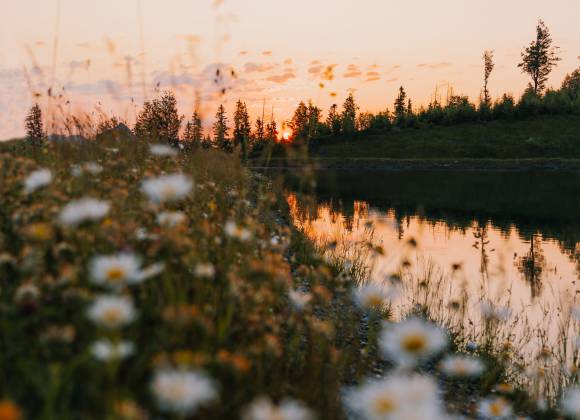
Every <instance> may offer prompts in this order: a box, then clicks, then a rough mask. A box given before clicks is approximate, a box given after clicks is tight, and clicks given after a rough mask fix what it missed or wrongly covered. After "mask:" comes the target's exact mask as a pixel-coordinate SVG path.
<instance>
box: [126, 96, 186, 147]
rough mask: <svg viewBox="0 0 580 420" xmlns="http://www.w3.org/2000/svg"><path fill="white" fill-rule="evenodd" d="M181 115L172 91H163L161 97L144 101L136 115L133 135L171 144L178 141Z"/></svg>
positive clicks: (175, 143)
mask: <svg viewBox="0 0 580 420" xmlns="http://www.w3.org/2000/svg"><path fill="white" fill-rule="evenodd" d="M182 121H183V116H179V114H178V112H177V101H176V99H175V96H174V95H173V93H172V92H169V91H166V92H163V94H162V96H161V98H157V99H154V100H153V101H151V102H149V101H147V102H145V104H144V105H143V109H142V110H141V112H140V113H139V115H138V116H137V122H136V124H135V130H134V131H135V135H136V136H137V137H139V138H141V139H152V140H154V141H164V142H167V143H169V144H171V145H174V146H175V145H177V144H178V142H179V128H180V126H181V122H182Z"/></svg>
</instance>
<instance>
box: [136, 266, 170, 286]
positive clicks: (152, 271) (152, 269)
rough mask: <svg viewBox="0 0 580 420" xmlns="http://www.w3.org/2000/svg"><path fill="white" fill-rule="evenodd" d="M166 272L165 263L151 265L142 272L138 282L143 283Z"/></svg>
mask: <svg viewBox="0 0 580 420" xmlns="http://www.w3.org/2000/svg"><path fill="white" fill-rule="evenodd" d="M164 270H165V263H155V264H151V265H149V266H147V267H145V268H144V269H143V270H141V272H140V273H139V276H138V277H137V281H138V282H141V281H144V280H147V279H150V278H152V277H156V276H158V275H159V274H161V273H163V271H164Z"/></svg>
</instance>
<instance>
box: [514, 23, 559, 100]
mask: <svg viewBox="0 0 580 420" xmlns="http://www.w3.org/2000/svg"><path fill="white" fill-rule="evenodd" d="M552 44H553V41H552V36H551V35H550V31H549V29H548V27H547V26H546V25H545V24H544V22H543V21H542V20H539V21H538V24H537V26H536V39H535V40H534V41H532V42H531V43H530V45H529V46H528V47H526V48H525V49H524V51H522V62H521V63H519V64H518V67H520V68H521V69H522V72H524V73H527V74H529V75H530V77H531V78H532V83H530V84H529V87H530V88H531V90H532V91H533V92H534V93H535V94H536V95H538V94H540V93H541V92H542V91H543V90H544V88H545V87H546V81H547V80H548V75H549V74H550V72H551V71H552V68H553V67H554V66H555V65H556V63H557V62H558V61H560V57H558V55H557V54H556V53H557V50H558V47H556V46H553V45H552Z"/></svg>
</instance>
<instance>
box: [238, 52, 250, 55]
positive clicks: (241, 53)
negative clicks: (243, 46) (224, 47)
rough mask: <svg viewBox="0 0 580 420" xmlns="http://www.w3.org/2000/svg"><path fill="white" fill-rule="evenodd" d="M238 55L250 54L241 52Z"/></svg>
mask: <svg viewBox="0 0 580 420" xmlns="http://www.w3.org/2000/svg"><path fill="white" fill-rule="evenodd" d="M238 55H248V52H247V51H240V52H239V53H238Z"/></svg>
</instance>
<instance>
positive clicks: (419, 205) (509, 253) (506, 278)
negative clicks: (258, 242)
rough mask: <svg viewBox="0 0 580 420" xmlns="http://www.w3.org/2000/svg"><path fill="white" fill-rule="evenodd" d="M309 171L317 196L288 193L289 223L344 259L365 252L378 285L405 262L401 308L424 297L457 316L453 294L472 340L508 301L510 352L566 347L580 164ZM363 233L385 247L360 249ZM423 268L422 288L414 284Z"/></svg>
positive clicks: (579, 229)
mask: <svg viewBox="0 0 580 420" xmlns="http://www.w3.org/2000/svg"><path fill="white" fill-rule="evenodd" d="M315 180H316V184H317V188H316V194H315V197H316V198H315V199H314V201H310V200H305V199H304V198H303V196H302V195H301V194H296V192H299V191H300V188H299V187H298V185H299V184H297V183H296V184H293V186H292V188H291V191H293V192H291V193H289V195H288V202H289V204H290V207H291V210H292V213H293V217H294V220H295V223H296V225H298V226H299V227H301V228H302V229H303V230H304V231H305V232H306V233H307V235H308V236H310V237H311V238H312V239H314V240H316V241H317V242H319V243H320V244H324V243H329V242H334V241H336V242H337V243H338V247H337V248H338V249H339V250H341V251H339V252H343V254H344V255H347V256H348V257H354V256H355V255H359V256H360V255H361V253H362V254H364V255H365V257H364V258H365V263H366V264H367V266H368V267H369V268H370V273H369V278H370V279H371V280H372V281H375V282H384V281H385V278H386V277H387V276H388V275H389V274H392V273H394V272H396V271H397V270H399V269H400V267H401V264H402V262H403V261H408V262H410V263H411V266H410V267H409V268H408V269H407V270H406V272H408V273H409V278H413V279H415V280H416V281H417V284H415V285H407V286H406V289H405V294H406V296H405V295H404V296H401V298H400V299H399V300H398V301H397V302H396V313H399V314H400V313H403V312H404V311H405V310H408V309H409V307H410V305H411V304H414V303H428V304H430V305H431V306H432V307H435V308H434V313H435V314H436V316H438V317H440V318H441V319H446V320H447V321H448V322H450V323H453V320H452V319H453V318H458V317H457V316H456V312H457V308H456V307H454V306H453V303H454V302H458V301H461V300H462V299H463V300H464V302H465V303H464V308H463V307H462V310H461V312H462V316H461V317H460V320H459V321H455V322H456V323H457V322H459V323H461V324H462V328H464V329H465V330H466V331H468V335H469V334H470V335H471V336H472V337H473V338H474V339H476V338H478V336H479V335H480V334H481V330H482V328H483V321H482V317H481V312H482V304H483V302H490V303H492V304H493V305H495V306H496V307H497V308H509V309H510V312H511V316H510V318H509V319H508V320H507V321H506V322H505V323H504V324H503V326H502V328H500V331H497V332H496V335H497V337H496V338H497V340H498V342H499V341H500V340H504V341H506V342H507V341H509V342H510V343H512V345H513V346H514V347H516V348H517V351H514V354H515V355H516V357H523V358H534V357H535V355H536V354H537V353H538V352H539V350H540V349H541V348H542V346H547V347H550V348H552V349H553V352H554V353H562V351H563V349H564V348H565V347H566V346H568V349H569V343H568V344H566V343H562V337H565V336H566V335H567V334H570V335H571V336H573V335H575V334H577V333H578V331H577V327H578V324H573V323H569V322H568V314H569V312H570V308H571V307H573V306H575V305H577V303H578V301H579V300H580V297H579V298H577V297H576V296H577V294H578V293H579V290H580V287H579V285H578V277H579V276H580V246H579V244H580V217H579V216H580V174H579V173H558V172H543V173H529V172H507V173H501V172H490V173H484V172H455V171H453V172H441V171H439V172H428V171H422V172H408V171H405V172H378V171H368V172H367V171H356V172H351V171H339V172H334V173H328V172H325V173H318V174H316V175H315ZM410 239H414V240H415V241H416V242H417V246H416V247H410V246H409V240H410ZM369 241H370V242H372V243H373V244H374V245H375V246H377V245H380V246H382V247H383V249H384V251H385V252H384V255H379V254H376V253H369V252H365V251H364V250H365V249H368V247H367V246H366V245H367V243H368V242H369ZM458 267H459V268H458ZM426 273H430V275H428V276H427V275H426ZM426 277H429V278H430V279H431V280H430V283H429V288H430V289H431V290H429V291H427V290H425V289H426V287H425V286H424V284H423V286H418V284H419V283H420V282H421V279H424V278H426ZM408 281H411V280H408ZM419 295H421V296H419ZM452 307H453V308H454V309H449V308H452ZM456 326H457V324H456ZM478 328H479V330H478ZM560 356H561V355H560Z"/></svg>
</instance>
